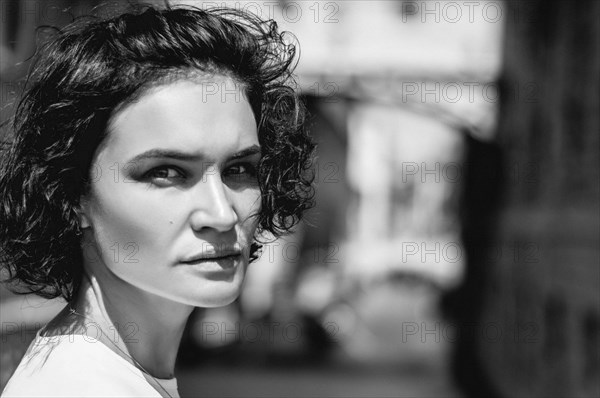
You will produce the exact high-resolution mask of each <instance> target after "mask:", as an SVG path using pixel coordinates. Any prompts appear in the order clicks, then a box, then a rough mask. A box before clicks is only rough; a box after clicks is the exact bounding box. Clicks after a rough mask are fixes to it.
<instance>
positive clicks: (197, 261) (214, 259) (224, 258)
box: [181, 253, 242, 265]
mask: <svg viewBox="0 0 600 398" xmlns="http://www.w3.org/2000/svg"><path fill="white" fill-rule="evenodd" d="M241 258H242V254H241V253H237V254H235V253H232V254H227V255H219V256H206V257H198V258H195V259H191V260H186V261H181V263H183V264H190V265H194V264H202V263H209V262H221V261H228V260H239V259H241Z"/></svg>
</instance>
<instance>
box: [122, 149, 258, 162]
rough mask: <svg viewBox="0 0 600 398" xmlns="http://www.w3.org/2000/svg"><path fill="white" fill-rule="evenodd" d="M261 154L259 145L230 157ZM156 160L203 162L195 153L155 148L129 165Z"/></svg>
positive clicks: (230, 158) (136, 157) (231, 158)
mask: <svg viewBox="0 0 600 398" xmlns="http://www.w3.org/2000/svg"><path fill="white" fill-rule="evenodd" d="M260 153H261V149H260V147H259V146H258V145H252V146H250V147H248V148H246V149H242V150H241V151H238V152H236V153H234V154H233V155H231V156H230V157H229V160H235V159H241V158H245V157H248V156H251V155H256V154H260ZM156 158H161V159H162V158H168V159H175V160H183V161H198V160H202V158H203V156H202V155H197V154H193V153H188V152H182V151H179V150H176V149H159V148H155V149H149V150H147V151H145V152H142V153H140V154H139V155H136V156H134V157H133V158H131V159H130V160H129V163H136V162H139V161H141V160H146V159H156Z"/></svg>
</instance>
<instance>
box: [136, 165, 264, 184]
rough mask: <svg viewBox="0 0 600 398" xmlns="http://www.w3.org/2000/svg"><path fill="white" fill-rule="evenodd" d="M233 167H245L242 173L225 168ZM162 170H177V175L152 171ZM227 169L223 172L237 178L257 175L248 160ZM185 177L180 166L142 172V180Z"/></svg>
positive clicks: (159, 167) (161, 167)
mask: <svg viewBox="0 0 600 398" xmlns="http://www.w3.org/2000/svg"><path fill="white" fill-rule="evenodd" d="M234 167H243V168H245V169H246V171H245V172H242V173H228V172H227V170H229V169H232V168H234ZM162 170H167V175H168V174H169V173H168V170H175V171H176V172H177V174H178V176H176V177H168V176H167V177H157V176H153V174H154V173H156V172H157V171H162ZM227 170H226V172H225V175H226V176H233V177H234V178H237V177H238V176H243V175H245V174H246V175H248V176H249V177H250V178H255V177H256V175H257V170H256V166H255V165H254V164H252V163H249V162H242V163H238V164H235V165H233V166H230V167H228V168H227ZM185 177H186V173H185V172H184V171H183V170H181V169H180V168H178V167H174V166H158V167H155V168H153V169H151V170H149V171H148V172H146V173H145V174H144V176H143V179H144V180H149V179H153V178H157V179H160V180H169V179H173V178H177V179H184V178H185ZM156 185H160V184H156Z"/></svg>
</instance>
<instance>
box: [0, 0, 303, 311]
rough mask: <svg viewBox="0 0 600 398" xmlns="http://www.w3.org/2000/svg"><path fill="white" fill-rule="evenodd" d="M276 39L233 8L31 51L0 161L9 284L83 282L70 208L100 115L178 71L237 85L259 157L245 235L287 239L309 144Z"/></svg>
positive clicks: (64, 289) (70, 291) (126, 26)
mask: <svg viewBox="0 0 600 398" xmlns="http://www.w3.org/2000/svg"><path fill="white" fill-rule="evenodd" d="M285 38H286V36H285V35H284V33H280V32H278V29H277V24H276V23H275V22H274V21H263V20H261V19H260V18H258V17H256V16H254V15H253V14H250V13H245V12H242V11H240V10H232V9H223V8H220V9H211V10H200V9H197V8H193V7H169V6H167V7H165V8H155V7H152V6H145V7H143V8H138V9H134V10H130V11H128V12H127V13H125V14H122V15H119V16H117V17H114V18H99V17H86V18H85V19H79V20H76V21H75V22H73V23H71V24H70V25H68V26H67V27H65V28H64V29H61V30H58V31H57V34H56V35H55V36H54V37H52V38H51V40H49V41H48V42H47V43H45V44H44V45H43V46H42V47H41V48H40V49H39V51H38V52H37V53H36V55H35V58H34V59H35V61H34V63H33V66H32V68H31V70H30V73H29V76H28V78H27V79H28V81H27V86H26V89H25V91H24V94H23V96H22V98H21V100H20V102H19V103H18V105H17V108H16V111H15V114H14V117H13V119H12V121H11V128H10V130H11V133H12V135H13V137H12V140H11V142H10V144H9V145H8V147H7V149H6V150H5V152H6V153H5V154H3V157H4V161H3V162H2V164H1V165H0V244H1V247H0V250H1V251H0V264H1V265H2V267H3V268H5V269H6V270H8V275H7V276H8V277H7V279H6V280H5V282H11V286H10V287H11V289H12V290H13V291H15V293H21V294H27V293H35V294H37V295H39V296H42V297H45V298H55V297H59V296H62V297H63V298H64V299H65V300H67V301H71V300H72V299H73V297H74V294H75V293H76V291H77V289H78V287H79V285H80V282H81V278H82V275H83V266H82V264H83V263H82V260H83V258H82V251H81V247H80V235H79V233H78V228H79V226H78V219H77V215H76V213H75V212H74V209H75V208H76V207H77V206H78V205H79V198H80V197H81V195H82V194H84V193H85V192H87V189H88V188H89V184H90V180H91V175H90V174H91V170H90V168H91V166H92V157H93V155H94V153H95V151H96V149H97V147H98V145H99V144H100V143H101V142H102V140H103V139H104V138H105V137H106V135H107V125H108V123H109V122H110V118H111V115H112V114H114V111H115V109H117V107H119V106H121V105H123V104H125V103H127V102H128V101H131V100H133V99H134V98H135V97H136V96H139V95H140V93H142V92H143V90H144V89H147V88H148V87H149V86H150V85H152V84H157V83H158V84H160V82H161V81H164V80H165V79H169V78H171V77H173V76H177V75H181V74H182V72H183V74H185V73H186V71H190V70H192V71H200V72H201V73H203V72H206V73H209V74H220V75H226V76H229V77H232V78H233V79H234V80H235V81H236V82H237V83H238V84H240V85H241V86H242V87H243V89H244V93H245V95H246V97H247V98H248V101H249V103H250V105H251V107H252V110H253V112H254V116H255V118H256V120H257V123H258V138H259V142H260V145H261V148H262V155H263V156H262V158H261V161H260V163H259V166H258V182H259V185H260V190H261V194H262V209H261V212H260V214H258V215H257V217H258V229H257V231H258V232H259V233H260V232H265V231H267V232H270V233H272V234H273V235H274V236H281V235H283V234H286V233H289V232H290V230H291V229H292V228H293V227H294V226H295V225H296V224H297V223H298V222H299V221H300V220H301V218H302V215H303V213H304V211H305V210H307V209H309V208H310V207H311V206H312V205H313V198H314V189H313V185H312V172H311V167H312V166H311V164H312V156H313V151H314V144H313V141H312V140H311V139H310V137H309V136H308V134H307V133H306V131H305V130H304V128H303V119H304V106H303V104H302V102H301V101H300V99H299V96H298V94H297V92H296V90H295V88H296V87H295V84H296V83H295V81H294V77H293V74H292V71H293V69H294V67H295V61H296V60H297V58H296V48H295V46H294V45H293V44H289V43H286V40H285ZM256 239H257V238H256V237H255V243H254V244H253V249H256V247H257V245H258V241H257V240H256ZM254 254H255V253H254ZM251 257H252V258H253V259H254V258H255V255H253V256H251Z"/></svg>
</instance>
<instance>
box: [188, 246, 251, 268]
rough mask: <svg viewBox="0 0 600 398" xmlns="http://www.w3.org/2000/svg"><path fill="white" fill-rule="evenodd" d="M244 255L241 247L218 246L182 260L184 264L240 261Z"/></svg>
mask: <svg viewBox="0 0 600 398" xmlns="http://www.w3.org/2000/svg"><path fill="white" fill-rule="evenodd" d="M241 255H242V249H241V246H240V245H238V244H235V245H216V246H210V247H209V248H205V249H204V250H203V251H202V252H200V253H197V254H193V255H190V256H187V257H185V258H184V259H182V260H180V262H181V263H184V264H199V263H203V262H212V261H220V260H229V259H234V260H236V259H238V258H239V257H240V256H241Z"/></svg>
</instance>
